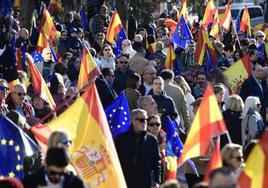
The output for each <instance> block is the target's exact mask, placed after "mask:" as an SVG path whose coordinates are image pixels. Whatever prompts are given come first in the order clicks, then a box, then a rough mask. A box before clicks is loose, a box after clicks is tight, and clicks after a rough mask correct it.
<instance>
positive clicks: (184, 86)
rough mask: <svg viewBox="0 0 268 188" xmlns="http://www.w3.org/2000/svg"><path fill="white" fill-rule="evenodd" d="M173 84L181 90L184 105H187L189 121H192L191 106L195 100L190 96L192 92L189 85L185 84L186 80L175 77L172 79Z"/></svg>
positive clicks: (181, 77)
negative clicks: (184, 101)
mask: <svg viewBox="0 0 268 188" xmlns="http://www.w3.org/2000/svg"><path fill="white" fill-rule="evenodd" d="M174 84H176V85H178V86H179V87H180V88H181V89H182V90H183V93H184V96H185V100H186V104H187V108H188V112H189V115H190V118H191V120H193V119H194V113H193V109H192V105H191V104H192V103H193V102H194V101H195V98H194V96H193V95H192V90H191V88H190V86H189V84H188V83H187V82H186V80H185V79H184V77H183V76H175V77H174Z"/></svg>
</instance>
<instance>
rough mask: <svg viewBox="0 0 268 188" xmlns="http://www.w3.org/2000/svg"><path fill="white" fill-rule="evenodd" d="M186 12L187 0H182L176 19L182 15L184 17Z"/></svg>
mask: <svg viewBox="0 0 268 188" xmlns="http://www.w3.org/2000/svg"><path fill="white" fill-rule="evenodd" d="M186 13H187V0H182V2H181V7H180V10H179V12H178V16H177V19H178V20H179V19H180V17H181V16H182V15H183V16H184V17H185V16H186Z"/></svg>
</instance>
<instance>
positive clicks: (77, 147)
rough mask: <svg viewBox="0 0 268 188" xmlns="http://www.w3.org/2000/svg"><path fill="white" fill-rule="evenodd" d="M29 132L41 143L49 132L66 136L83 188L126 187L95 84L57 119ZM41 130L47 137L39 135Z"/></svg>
mask: <svg viewBox="0 0 268 188" xmlns="http://www.w3.org/2000/svg"><path fill="white" fill-rule="evenodd" d="M74 114H75V116H76V118H74ZM32 130H33V132H34V134H35V135H37V134H39V135H38V136H39V139H40V140H43V141H44V142H46V141H47V139H48V136H49V130H50V131H51V132H52V131H55V130H64V131H65V132H66V133H67V134H68V135H69V137H70V138H71V139H72V145H71V147H70V150H69V152H70V154H71V157H72V161H71V163H72V165H73V166H74V168H75V169H76V171H77V174H78V175H79V177H80V178H82V180H83V182H84V184H85V186H86V187H97V188H105V187H111V185H113V187H124V188H125V187H127V186H126V183H125V180H124V175H123V172H122V169H121V166H120V162H119V159H118V156H117V153H116V149H115V146H114V142H113V139H112V135H111V132H110V130H109V125H108V122H107V119H106V116H105V113H104V110H103V107H102V104H101V102H100V98H99V95H98V91H97V89H96V86H95V84H92V85H90V86H89V87H88V88H87V89H86V91H85V92H84V94H83V95H82V96H81V97H80V98H78V99H77V100H76V101H75V102H74V103H73V104H72V105H71V106H70V107H69V108H68V109H67V110H66V111H64V112H63V113H62V114H61V115H60V116H59V117H58V118H57V119H54V120H52V121H51V122H49V123H48V124H47V125H45V126H44V127H34V129H32ZM43 130H47V132H46V133H47V134H48V135H46V136H44V134H40V133H41V132H42V131H43Z"/></svg>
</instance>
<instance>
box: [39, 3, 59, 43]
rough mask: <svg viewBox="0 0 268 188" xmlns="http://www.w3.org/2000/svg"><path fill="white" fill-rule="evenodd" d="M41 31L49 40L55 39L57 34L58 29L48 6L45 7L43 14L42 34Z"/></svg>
mask: <svg viewBox="0 0 268 188" xmlns="http://www.w3.org/2000/svg"><path fill="white" fill-rule="evenodd" d="M41 33H42V34H43V37H45V38H46V39H48V40H49V41H53V40H54V39H55V38H56V34H57V29H56V27H55V25H54V23H53V20H52V18H51V17H50V14H49V12H48V11H47V9H46V7H44V10H43V16H42V19H41V22H40V34H41Z"/></svg>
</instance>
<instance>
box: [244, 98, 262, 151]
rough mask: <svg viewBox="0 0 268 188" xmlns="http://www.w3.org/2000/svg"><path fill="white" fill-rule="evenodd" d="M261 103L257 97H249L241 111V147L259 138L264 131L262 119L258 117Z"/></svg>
mask: <svg viewBox="0 0 268 188" xmlns="http://www.w3.org/2000/svg"><path fill="white" fill-rule="evenodd" d="M261 105H262V104H261V102H260V99H259V98H258V97H253V96H249V97H247V99H246V101H245V107H244V109H243V111H242V115H241V118H242V124H241V126H242V145H243V146H244V145H246V144H248V143H249V142H250V141H251V140H252V139H254V138H259V136H260V134H261V133H262V131H263V129H264V126H265V125H264V122H263V118H262V116H261V115H260V109H261Z"/></svg>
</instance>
